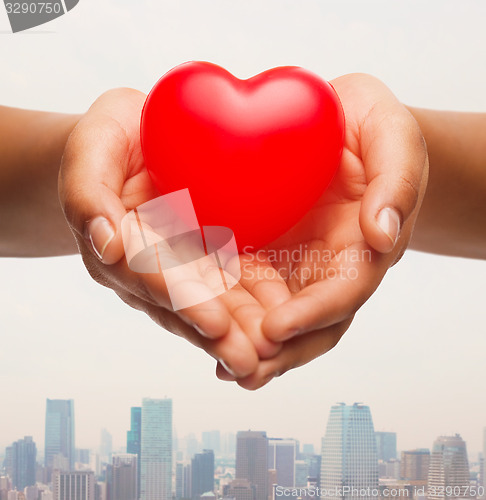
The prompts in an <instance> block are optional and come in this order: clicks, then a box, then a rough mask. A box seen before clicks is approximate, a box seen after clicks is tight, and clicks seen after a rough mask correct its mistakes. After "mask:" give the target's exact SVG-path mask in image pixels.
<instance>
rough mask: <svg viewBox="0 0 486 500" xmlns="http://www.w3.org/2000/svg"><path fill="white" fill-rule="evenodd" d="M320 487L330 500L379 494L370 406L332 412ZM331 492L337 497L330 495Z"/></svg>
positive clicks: (338, 407) (339, 406) (356, 405)
mask: <svg viewBox="0 0 486 500" xmlns="http://www.w3.org/2000/svg"><path fill="white" fill-rule="evenodd" d="M320 487H321V489H322V491H324V492H326V493H327V495H326V500H339V499H348V498H349V499H351V498H353V497H354V498H356V496H359V497H360V499H361V500H365V499H368V498H369V499H372V498H374V497H376V495H374V493H375V492H376V494H378V493H377V492H378V456H377V451H376V438H375V431H374V428H373V420H372V418H371V412H370V409H369V407H368V406H365V405H363V404H361V403H354V404H353V405H352V406H348V405H345V404H344V403H338V404H337V405H335V406H333V407H332V408H331V412H330V415H329V420H328V422H327V428H326V435H325V437H324V439H323V445H322V464H321V484H320ZM368 488H369V489H370V492H371V494H370V493H367V491H368ZM354 490H358V493H356V492H355V491H354ZM330 491H332V492H335V493H336V495H334V496H333V495H329V492H330ZM340 493H342V494H340Z"/></svg>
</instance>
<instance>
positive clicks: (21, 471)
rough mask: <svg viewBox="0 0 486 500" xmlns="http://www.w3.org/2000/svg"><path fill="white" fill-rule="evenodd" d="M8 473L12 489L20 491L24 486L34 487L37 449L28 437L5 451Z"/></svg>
mask: <svg viewBox="0 0 486 500" xmlns="http://www.w3.org/2000/svg"><path fill="white" fill-rule="evenodd" d="M7 455H8V457H9V460H8V461H9V464H8V469H9V470H8V473H9V475H10V477H11V479H12V488H17V490H19V491H22V490H23V489H24V488H25V487H26V486H33V485H35V482H36V481H35V469H36V457H37V448H36V445H35V443H34V441H33V439H32V437H30V436H26V437H25V438H24V439H20V440H19V441H16V442H15V443H13V444H12V446H10V447H9V449H8V451H7Z"/></svg>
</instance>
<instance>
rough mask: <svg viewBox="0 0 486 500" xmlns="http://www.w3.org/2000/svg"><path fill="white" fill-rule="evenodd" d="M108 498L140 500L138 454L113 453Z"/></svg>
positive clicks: (111, 499) (114, 499)
mask: <svg viewBox="0 0 486 500" xmlns="http://www.w3.org/2000/svg"><path fill="white" fill-rule="evenodd" d="M110 469H111V470H110V478H109V479H110V480H109V484H110V488H109V497H108V500H138V488H137V478H138V474H137V456H136V455H131V454H128V453H127V454H117V455H113V459H112V465H111V467H110Z"/></svg>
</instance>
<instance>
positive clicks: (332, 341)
mask: <svg viewBox="0 0 486 500" xmlns="http://www.w3.org/2000/svg"><path fill="white" fill-rule="evenodd" d="M331 83H332V85H333V86H334V88H335V90H336V92H337V93H338V95H339V97H340V99H341V102H342V104H343V108H344V112H345V116H346V132H345V143H344V151H343V156H342V160H341V165H340V168H339V170H338V172H337V175H336V177H335V178H334V180H333V181H332V183H331V186H330V187H329V189H328V190H327V191H326V192H325V193H324V195H323V196H322V197H321V199H320V200H319V201H318V203H317V204H316V205H315V206H314V207H313V209H312V210H311V211H310V212H309V213H308V214H307V215H306V217H304V219H303V220H302V221H301V222H300V223H299V224H297V226H295V227H294V228H293V229H292V230H290V231H289V232H288V233H287V234H285V235H284V236H282V237H281V238H280V239H279V240H278V241H276V242H275V243H273V244H271V245H269V246H268V248H266V249H265V252H258V253H256V254H253V255H251V254H250V255H247V256H246V269H245V264H244V265H243V277H242V280H241V284H242V285H243V286H244V287H245V288H246V289H247V290H248V291H250V292H251V293H252V295H253V296H254V297H255V298H256V299H257V300H258V301H259V302H260V303H261V304H263V305H267V306H268V305H269V302H270V301H271V296H272V295H273V294H275V290H278V293H279V296H280V297H282V296H283V295H284V294H285V291H284V289H286V290H287V294H288V298H287V300H285V301H280V302H279V304H278V305H276V306H274V307H270V308H269V312H268V314H267V315H266V317H265V318H264V320H263V323H262V331H263V333H264V335H265V336H266V337H267V338H268V339H270V340H272V341H274V342H283V348H282V350H281V351H279V353H278V354H277V355H276V356H275V357H273V358H271V359H265V360H261V361H260V363H259V365H258V368H257V370H256V371H255V372H254V373H253V374H251V375H250V376H248V377H245V378H239V379H237V382H238V384H239V385H241V386H242V387H245V388H247V389H256V388H258V387H261V386H262V385H264V384H265V383H268V382H269V381H270V380H271V379H272V378H273V377H275V376H278V375H281V374H282V373H284V372H285V371H287V370H289V369H292V368H295V367H297V366H300V365H302V364H305V363H307V362H308V361H310V360H312V359H314V358H316V357H318V356H320V355H321V354H323V353H325V352H327V351H329V350H330V349H332V348H333V347H334V346H335V345H336V344H337V342H338V341H339V339H340V338H341V336H342V335H343V334H344V332H345V331H346V330H347V329H348V327H349V325H350V324H351V321H352V319H353V317H354V314H355V313H356V311H357V310H358V309H359V308H360V307H361V306H362V305H363V304H364V302H366V300H367V299H368V298H369V297H370V296H371V295H372V294H373V292H374V291H375V290H376V288H377V287H378V285H379V284H380V282H381V280H382V279H383V277H384V275H385V273H386V271H387V270H388V269H389V268H390V266H392V265H393V264H394V263H396V262H397V261H398V260H399V259H400V257H401V256H402V255H403V252H404V251H405V249H406V248H407V246H408V244H409V241H410V238H411V234H412V230H413V226H414V223H415V220H416V218H417V215H418V211H419V209H420V205H421V202H422V199H423V196H424V193H425V188H426V184H427V177H428V159H427V151H426V146H425V142H424V140H423V137H422V134H421V131H420V129H419V127H418V124H417V123H416V121H415V119H414V118H413V117H412V115H411V114H410V113H409V112H408V110H407V109H406V108H405V107H404V106H403V105H402V104H401V103H400V102H399V101H398V100H397V98H396V97H395V96H394V95H393V94H392V93H391V91H390V90H389V89H388V88H387V87H386V86H385V85H384V84H383V83H382V82H380V81H379V80H377V79H376V78H374V77H371V76H369V75H363V74H352V75H346V76H343V77H340V78H338V79H336V80H334V81H333V82H331ZM291 202H292V200H289V203H291ZM299 252H300V253H299ZM259 261H262V262H259ZM256 262H258V264H259V268H260V271H261V270H262V269H263V267H262V263H263V262H266V264H267V266H269V267H272V268H273V269H274V270H275V273H274V274H273V278H272V279H268V277H269V276H270V275H271V273H267V275H266V276H263V275H261V276H258V270H255V268H254V264H255V263H256ZM217 375H218V377H219V378H221V379H223V380H235V378H234V377H232V376H231V375H230V374H228V373H227V372H226V371H225V370H224V367H222V366H221V365H219V366H218V367H217Z"/></svg>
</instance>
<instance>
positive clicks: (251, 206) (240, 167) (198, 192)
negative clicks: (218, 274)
mask: <svg viewBox="0 0 486 500" xmlns="http://www.w3.org/2000/svg"><path fill="white" fill-rule="evenodd" d="M343 136H344V114H343V110H342V106H341V103H340V101H339V98H338V96H337V94H336V92H335V91H334V89H333V88H332V87H331V85H330V84H329V83H327V82H326V81H324V80H322V79H321V78H319V77H318V76H316V75H314V74H313V73H310V72H309V71H306V70H304V69H302V68H298V67H281V68H274V69H271V70H268V71H265V72H264V73H261V74H259V75H257V76H254V77H253V78H250V79H248V80H239V79H238V78H235V77H234V76H233V75H231V74H230V73H228V72H227V71H226V70H224V69H223V68H220V67H219V66H216V65H214V64H210V63H206V62H188V63H185V64H182V65H180V66H177V67H176V68H174V69H172V70H171V71H169V72H168V73H167V74H166V75H165V76H163V77H162V78H161V79H160V80H159V81H158V82H157V84H156V85H155V87H154V88H153V89H152V91H151V92H150V94H149V96H148V97H147V101H146V103H145V107H144V110H143V113H142V121H141V139H142V150H143V155H144V159H145V164H146V166H147V169H148V171H149V173H150V176H151V178H152V180H153V181H154V183H155V185H156V186H157V188H158V190H159V191H160V193H161V194H168V193H170V192H173V191H177V190H179V189H184V188H189V192H190V194H191V197H192V201H193V203H194V207H195V210H196V213H197V216H198V220H199V223H200V225H201V226H226V227H229V228H230V229H232V230H233V231H234V233H235V237H236V242H237V244H238V248H239V250H240V251H242V250H243V249H245V248H247V247H253V248H255V249H257V248H260V247H262V246H263V245H265V244H267V243H269V242H271V241H273V240H275V239H276V238H278V237H279V236H280V235H282V234H283V233H285V232H286V231H287V230H288V229H290V228H291V227H292V226H293V225H294V224H295V223H296V222H298V221H299V220H300V219H301V218H302V216H303V215H304V214H305V213H306V212H307V211H308V210H309V209H310V208H311V207H312V206H313V205H314V203H315V202H316V201H317V200H318V199H319V198H320V196H321V195H322V193H323V192H324V190H325V189H326V188H327V187H328V185H329V183H330V182H331V180H332V178H333V176H334V174H335V172H336V170H337V168H338V165H339V161H340V158H341V153H342V149H343Z"/></svg>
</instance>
